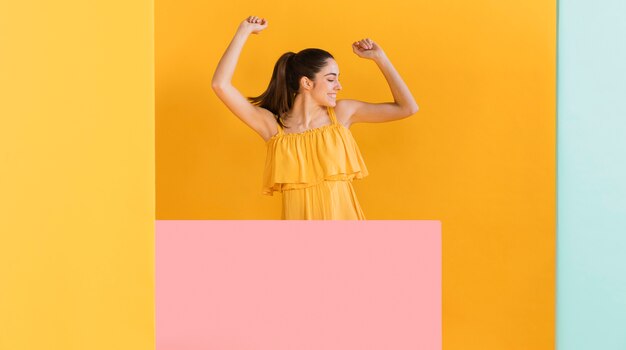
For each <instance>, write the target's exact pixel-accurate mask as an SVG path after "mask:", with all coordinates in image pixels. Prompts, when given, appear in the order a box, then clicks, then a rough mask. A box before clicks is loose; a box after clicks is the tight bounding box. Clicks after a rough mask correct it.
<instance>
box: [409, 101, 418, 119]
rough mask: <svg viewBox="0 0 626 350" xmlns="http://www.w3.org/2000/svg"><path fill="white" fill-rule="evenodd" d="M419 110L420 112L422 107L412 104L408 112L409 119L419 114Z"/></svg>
mask: <svg viewBox="0 0 626 350" xmlns="http://www.w3.org/2000/svg"><path fill="white" fill-rule="evenodd" d="M419 110H420V107H419V106H418V105H417V103H412V104H411V105H410V106H409V109H408V112H407V113H409V115H408V116H409V117H410V116H412V115H413V114H415V113H417V111H419Z"/></svg>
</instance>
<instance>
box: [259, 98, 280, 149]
mask: <svg viewBox="0 0 626 350" xmlns="http://www.w3.org/2000/svg"><path fill="white" fill-rule="evenodd" d="M255 107H256V108H257V111H258V113H259V115H260V116H261V120H262V121H263V127H262V129H261V130H260V131H258V133H259V134H260V135H261V137H262V138H263V141H265V142H267V141H268V140H269V139H271V138H272V137H273V136H274V135H276V134H277V133H278V121H276V117H275V116H274V114H273V113H272V112H271V111H269V110H267V109H265V108H263V107H258V106H255Z"/></svg>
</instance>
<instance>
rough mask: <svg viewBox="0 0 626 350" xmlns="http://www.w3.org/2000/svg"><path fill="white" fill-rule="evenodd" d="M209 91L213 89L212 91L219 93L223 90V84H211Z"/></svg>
mask: <svg viewBox="0 0 626 350" xmlns="http://www.w3.org/2000/svg"><path fill="white" fill-rule="evenodd" d="M211 89H213V91H220V90H223V89H224V84H221V83H219V82H215V81H213V82H211Z"/></svg>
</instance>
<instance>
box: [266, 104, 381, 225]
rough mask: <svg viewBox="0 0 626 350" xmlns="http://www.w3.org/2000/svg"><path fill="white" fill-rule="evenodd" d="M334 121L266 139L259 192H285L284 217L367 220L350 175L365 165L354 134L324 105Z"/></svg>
mask: <svg viewBox="0 0 626 350" xmlns="http://www.w3.org/2000/svg"><path fill="white" fill-rule="evenodd" d="M327 110H328V115H329V117H330V120H331V122H332V124H329V125H325V126H322V127H319V128H315V129H311V130H307V131H304V132H301V133H295V134H294V133H291V134H285V133H284V131H283V129H282V128H281V127H280V125H278V133H277V134H276V135H274V136H272V138H270V139H269V140H268V141H267V158H266V160H265V172H264V175H263V194H266V195H270V196H271V195H273V193H274V192H281V193H282V195H283V198H282V199H283V201H282V202H283V209H282V215H281V219H283V220H365V215H364V214H363V211H362V210H361V206H360V205H359V201H358V200H357V198H356V194H355V192H354V188H353V187H352V180H353V179H362V178H363V177H365V176H367V174H368V172H367V168H366V167H365V163H364V162H363V157H362V156H361V152H360V151H359V148H358V146H357V144H356V142H355V141H354V138H353V137H352V133H351V132H350V130H349V129H348V128H346V127H345V126H344V125H343V124H341V123H339V122H338V121H337V118H336V116H335V111H334V108H333V107H327Z"/></svg>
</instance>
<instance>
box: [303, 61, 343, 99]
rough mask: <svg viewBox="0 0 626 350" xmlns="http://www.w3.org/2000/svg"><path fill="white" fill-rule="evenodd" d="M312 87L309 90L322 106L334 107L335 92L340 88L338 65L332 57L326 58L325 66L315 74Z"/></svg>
mask: <svg viewBox="0 0 626 350" xmlns="http://www.w3.org/2000/svg"><path fill="white" fill-rule="evenodd" d="M313 83H314V84H313V88H312V89H311V90H310V91H311V95H312V96H313V98H314V99H315V100H316V101H317V102H318V103H319V104H320V105H322V106H330V107H335V105H336V104H337V92H338V91H339V90H341V84H340V83H339V66H338V65H337V62H335V60H334V59H332V58H329V59H327V60H326V66H324V68H322V70H321V71H319V72H318V73H317V74H316V75H315V80H314V82H313Z"/></svg>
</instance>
